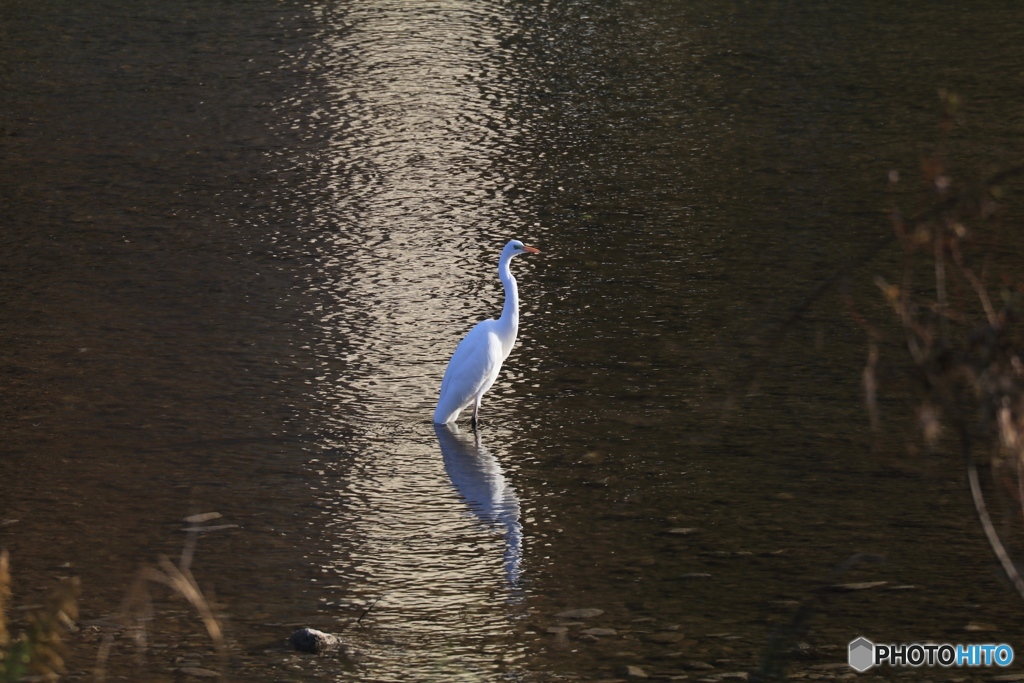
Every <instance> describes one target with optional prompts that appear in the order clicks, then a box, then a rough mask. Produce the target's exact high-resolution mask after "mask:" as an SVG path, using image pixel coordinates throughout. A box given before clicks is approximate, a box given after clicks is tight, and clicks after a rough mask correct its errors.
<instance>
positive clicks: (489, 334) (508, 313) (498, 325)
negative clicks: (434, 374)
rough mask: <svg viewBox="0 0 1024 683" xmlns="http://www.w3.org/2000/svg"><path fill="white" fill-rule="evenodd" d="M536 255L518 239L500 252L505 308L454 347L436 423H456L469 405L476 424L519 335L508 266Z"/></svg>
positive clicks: (516, 297) (514, 290)
mask: <svg viewBox="0 0 1024 683" xmlns="http://www.w3.org/2000/svg"><path fill="white" fill-rule="evenodd" d="M537 253H540V252H539V250H537V249H534V248H533V247H528V246H526V245H525V244H523V243H522V242H520V241H519V240H512V241H511V242H509V243H508V244H506V245H505V248H504V249H502V250H501V258H500V259H499V260H498V278H499V279H500V280H501V284H502V285H504V287H505V306H504V307H503V308H502V309H501V317H500V318H498V319H497V320H495V319H493V318H488V319H487V320H483V321H481V322H479V323H477V324H476V326H475V327H473V329H471V330H470V331H469V334H467V335H466V336H465V337H464V338H463V339H462V341H461V342H459V345H458V346H457V347H456V348H455V353H453V354H452V358H451V360H450V361H448V368H447V369H446V370H445V371H444V379H443V380H441V395H440V397H439V398H438V400H437V409H436V410H435V411H434V422H436V423H437V424H447V423H450V422H455V421H456V420H457V419H459V414H460V413H461V412H462V411H463V410H465V409H466V408H468V407H469V406H470V405H472V406H473V425H474V426H475V425H476V421H477V417H478V415H479V413H480V400H481V399H482V398H483V396H484V394H486V393H487V390H488V389H490V388H491V385H492V384H494V380H496V379H498V373H499V372H500V371H501V364H502V363H504V362H505V359H506V358H508V354H510V353H511V352H512V347H513V346H514V345H515V343H516V336H517V335H518V334H519V288H518V287H517V286H516V279H515V278H514V277H512V271H511V270H510V269H509V263H511V261H512V259H513V257H515V256H518V255H519V254H537Z"/></svg>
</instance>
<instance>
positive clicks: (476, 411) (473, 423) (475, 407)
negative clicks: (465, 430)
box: [469, 398, 480, 429]
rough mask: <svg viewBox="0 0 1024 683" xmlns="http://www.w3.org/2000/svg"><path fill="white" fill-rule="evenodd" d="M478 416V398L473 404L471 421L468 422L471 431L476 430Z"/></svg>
mask: <svg viewBox="0 0 1024 683" xmlns="http://www.w3.org/2000/svg"><path fill="white" fill-rule="evenodd" d="M479 416H480V399H479V398H478V399H477V400H476V401H474V402H473V419H471V420H470V421H469V424H470V425H472V426H473V429H476V425H477V418H478V417H479Z"/></svg>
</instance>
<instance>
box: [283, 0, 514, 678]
mask: <svg viewBox="0 0 1024 683" xmlns="http://www.w3.org/2000/svg"><path fill="white" fill-rule="evenodd" d="M319 19H320V21H321V22H322V26H323V29H322V33H321V35H320V41H319V42H320V46H321V51H320V53H319V54H318V55H316V58H315V60H314V63H315V64H317V68H316V69H314V71H313V73H312V74H311V80H310V88H311V89H313V90H315V91H316V95H315V96H314V97H313V99H318V100H320V101H324V102H326V103H327V104H326V105H325V106H324V109H323V110H322V111H319V112H318V113H317V116H318V117H319V119H320V123H321V124H322V125H324V126H325V127H326V129H327V133H326V137H327V142H326V145H325V149H324V151H323V152H322V156H321V158H320V159H319V160H318V162H317V164H316V165H315V168H316V173H314V174H313V177H312V178H310V186H309V187H308V188H306V189H305V190H303V191H304V192H306V193H307V197H309V199H310V200H312V201H306V202H305V205H306V206H308V207H309V208H308V215H307V216H306V220H307V221H308V225H307V226H306V229H307V230H308V234H309V236H310V237H309V239H308V245H307V248H308V249H309V252H310V254H311V255H312V256H313V259H314V262H315V267H314V268H312V269H310V271H309V280H308V281H309V289H310V291H311V292H313V293H314V294H315V296H316V298H317V299H318V300H319V302H320V303H319V305H318V307H317V310H315V311H314V312H313V313H314V319H315V320H317V321H318V323H319V325H318V326H319V332H320V335H321V336H320V338H319V339H318V340H316V341H315V342H314V344H313V345H312V350H313V351H314V352H315V353H316V355H317V356H318V358H319V359H320V363H321V368H320V369H319V370H318V377H317V385H316V386H315V388H314V392H315V394H316V395H317V397H318V400H319V403H320V405H321V406H322V408H321V410H322V420H321V429H322V432H323V433H322V434H321V444H322V448H323V449H324V453H325V456H324V458H323V461H322V464H323V467H324V470H325V472H329V473H330V474H331V475H333V476H330V477H328V478H325V480H324V481H322V482H320V483H319V486H320V490H319V492H318V493H317V495H318V497H320V498H321V499H322V500H323V501H324V502H325V507H327V508H328V510H329V512H328V513H327V519H326V521H325V535H326V536H327V538H325V541H324V542H325V544H329V545H330V546H331V547H333V548H334V552H333V555H332V556H331V557H330V558H329V559H328V560H327V562H326V564H325V566H324V567H323V569H324V570H325V572H326V573H328V574H330V575H332V576H334V577H336V578H337V582H338V584H339V587H340V591H341V593H340V595H337V596H333V595H331V594H330V591H328V592H327V594H326V596H325V599H327V601H328V602H330V601H331V599H333V598H335V597H337V598H339V599H347V600H359V601H361V604H364V605H368V604H371V603H373V602H374V601H375V600H377V599H378V598H379V602H378V603H377V604H376V606H375V607H374V609H373V611H372V615H371V616H369V617H367V618H366V619H365V620H364V624H365V625H370V626H372V629H373V630H372V631H371V632H370V633H371V635H370V636H369V637H368V638H367V639H366V641H365V643H364V647H365V648H366V649H367V650H369V651H371V652H373V653H375V654H377V655H378V656H377V657H376V658H375V660H374V661H375V662H376V663H375V664H374V665H373V666H372V667H371V668H372V670H373V672H374V673H373V675H374V676H378V677H381V679H382V680H384V679H387V678H388V677H389V676H398V675H399V674H400V672H399V671H398V670H391V669H390V667H401V668H402V669H406V670H408V667H410V666H411V662H412V661H413V660H422V661H420V665H419V666H418V667H417V670H418V671H419V672H420V673H418V674H417V675H418V677H419V679H420V680H428V679H430V677H431V676H432V675H434V674H432V673H430V672H431V671H433V670H436V679H437V680H451V679H452V676H456V677H457V676H459V675H462V674H464V673H466V672H475V673H477V674H481V673H486V672H494V671H495V670H505V669H507V667H509V666H511V665H512V663H513V662H514V661H515V660H516V659H517V657H519V656H520V655H519V654H517V649H516V648H508V647H505V646H502V647H496V644H497V643H498V642H499V641H500V639H501V638H502V636H503V635H504V634H505V633H506V632H507V631H508V629H509V627H510V624H511V621H510V620H513V619H515V616H516V614H515V612H516V609H515V607H514V604H513V603H510V602H509V599H510V597H512V596H513V595H514V592H513V589H514V587H515V586H516V585H517V584H518V581H519V574H520V572H521V552H522V545H523V540H522V528H521V526H520V525H519V508H520V502H519V499H518V497H517V496H516V495H515V492H514V489H513V487H512V486H511V485H510V484H509V483H508V482H506V480H505V476H506V475H505V474H504V473H503V472H502V467H501V465H500V464H499V461H500V460H501V458H502V456H503V450H504V449H503V448H502V447H501V444H502V443H503V440H502V437H503V436H504V437H505V438H506V439H507V436H508V435H507V434H502V433H501V432H500V431H495V432H493V433H489V435H488V436H489V441H490V445H491V446H492V448H493V454H492V452H491V451H488V450H484V449H483V448H482V447H477V446H474V444H473V443H472V442H469V443H468V446H467V445H466V444H464V443H463V442H461V441H458V440H457V439H456V440H455V441H451V440H447V441H445V440H442V441H441V442H440V443H439V441H438V438H439V437H437V436H435V435H434V433H433V432H432V431H431V430H430V428H429V426H428V425H429V419H430V415H431V412H432V410H433V404H434V402H435V401H436V396H437V389H438V386H439V383H440V378H441V375H442V374H443V370H444V364H445V363H446V362H447V360H448V356H449V355H450V353H451V352H452V350H454V348H455V345H456V343H457V341H458V339H459V338H460V337H461V335H463V334H465V332H466V331H467V330H468V328H469V327H470V326H471V325H472V324H474V323H475V322H476V321H478V320H480V319H482V318H484V317H487V316H496V315H497V314H498V313H499V311H500V307H501V303H502V298H501V297H502V291H501V287H500V284H499V283H498V280H497V277H496V267H497V257H498V253H499V251H500V248H501V246H502V245H503V243H504V241H505V240H507V239H508V238H510V237H513V236H520V237H521V236H524V235H523V231H524V225H525V224H526V220H528V217H529V216H530V215H531V211H530V210H529V209H527V208H524V206H526V205H527V198H528V193H527V192H525V191H524V188H522V187H521V183H519V181H517V179H516V178H515V177H514V173H515V169H516V166H515V165H514V163H510V162H509V157H514V156H515V155H516V154H518V153H521V150H522V148H523V140H525V139H527V138H528V133H529V131H528V128H527V127H526V126H523V125H521V124H520V123H519V122H518V121H517V120H516V118H515V116H514V115H513V113H512V111H513V107H512V103H514V101H515V98H516V97H517V94H518V89H519V87H520V81H521V79H522V75H521V74H518V73H516V72H515V61H514V59H513V57H514V54H513V52H512V50H511V49H506V48H504V47H503V40H504V39H505V38H506V37H508V36H511V35H514V34H515V33H516V32H517V31H519V30H520V29H519V28H518V26H517V22H516V20H515V18H514V17H512V16H510V15H509V14H508V12H507V11H506V8H505V7H504V6H503V5H501V4H500V3H480V2H449V3H444V4H436V5H426V6H413V5H409V4H407V3H402V2H387V1H385V2H373V3H356V4H354V5H352V6H346V7H345V8H344V9H341V10H338V9H335V8H328V7H326V6H325V7H323V8H322V9H321V10H320V11H319ZM324 122H326V123H324ZM517 186H519V187H517ZM527 238H528V237H527ZM522 270H523V269H519V272H522ZM506 382H507V380H506ZM493 393H494V394H496V393H497V392H493ZM507 412H508V407H507V406H503V405H502V402H501V400H500V398H499V399H495V400H489V401H488V402H487V405H486V407H485V410H484V413H485V415H490V416H492V417H494V418H495V419H497V417H498V416H500V415H504V414H506V413H507ZM452 444H455V446H458V447H461V446H466V448H461V449H460V448H453V447H452ZM446 446H447V448H446ZM442 451H444V454H445V457H442ZM463 451H465V452H463ZM470 461H472V462H470ZM460 463H461V464H462V465H465V466H466V467H462V468H461V469H460V468H459V467H456V465H458V464H460ZM467 463H468V464H467ZM446 464H448V465H449V469H448V471H447V472H446V469H445V466H446ZM477 465H479V467H476V466H477ZM453 467H454V468H455V469H452V468H453ZM467 467H468V469H467ZM474 467H476V469H474ZM481 468H482V469H481ZM469 470H473V472H469ZM467 473H468V474H467ZM449 474H451V476H449ZM469 475H474V476H476V475H479V476H478V477H477V478H478V479H480V478H481V477H482V478H483V479H486V480H487V481H486V482H484V484H485V485H486V486H485V488H486V487H487V486H497V489H500V491H499V490H497V489H495V490H494V491H491V492H492V493H495V492H496V495H497V498H496V500H495V501H492V502H494V504H495V505H496V506H497V507H496V508H495V509H494V510H492V511H491V512H494V513H495V514H493V515H490V516H488V515H489V514H490V513H488V512H487V511H482V509H481V508H480V501H478V500H476V499H475V498H478V497H479V496H477V494H478V493H480V491H479V490H477V489H479V488H480V487H479V486H476V488H474V486H475V484H479V483H480V482H479V481H478V482H475V483H474V482H472V481H468V479H467V477H469ZM467 487H468V488H467ZM467 503H468V505H467ZM492 517H493V519H492ZM446 653H447V654H446ZM449 655H450V656H451V659H450V661H449V659H448V656H449ZM428 661H429V662H430V663H429V664H428V663H427V662H428ZM445 662H447V663H445ZM424 672H426V673H424ZM424 676H426V678H424Z"/></svg>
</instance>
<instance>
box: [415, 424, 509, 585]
mask: <svg viewBox="0 0 1024 683" xmlns="http://www.w3.org/2000/svg"><path fill="white" fill-rule="evenodd" d="M434 432H435V433H436V434H437V442H438V444H440V446H441V455H443V456H444V468H445V470H446V471H447V472H448V477H449V478H450V479H451V480H452V484H454V485H455V488H456V489H458V491H459V493H460V494H461V495H462V497H463V498H465V499H466V503H467V504H468V505H469V509H470V510H472V511H473V513H474V514H475V515H476V516H477V517H479V518H480V520H481V521H482V522H483V523H484V524H485V525H487V526H488V527H490V528H492V529H496V530H498V531H500V533H502V534H503V535H504V536H505V576H506V577H508V581H509V584H510V585H511V586H512V587H518V585H519V575H520V572H521V569H520V562H521V560H522V554H523V527H522V524H520V523H519V496H517V495H516V492H515V489H513V488H512V486H510V485H509V483H508V482H507V481H505V473H504V472H503V471H502V469H501V465H500V464H499V463H498V459H497V458H495V457H494V456H493V455H491V453H490V451H488V450H487V449H486V448H484V446H483V444H482V443H481V442H480V433H479V432H475V433H473V434H463V433H462V432H460V431H459V428H458V427H457V426H456V425H454V424H435V425H434Z"/></svg>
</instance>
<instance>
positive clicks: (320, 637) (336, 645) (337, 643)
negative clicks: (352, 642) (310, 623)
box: [288, 628, 343, 654]
mask: <svg viewBox="0 0 1024 683" xmlns="http://www.w3.org/2000/svg"><path fill="white" fill-rule="evenodd" d="M288 642H289V643H291V644H292V647H294V648H295V649H296V650H298V651H299V652H310V653H313V654H320V653H322V652H330V651H332V650H338V649H340V648H341V646H342V644H343V643H342V640H341V638H340V637H338V636H335V635H331V634H330V633H324V632H323V631H317V630H316V629H314V628H300V629H299V630H298V631H296V632H295V633H293V634H292V635H291V637H290V638H289V639H288Z"/></svg>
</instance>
